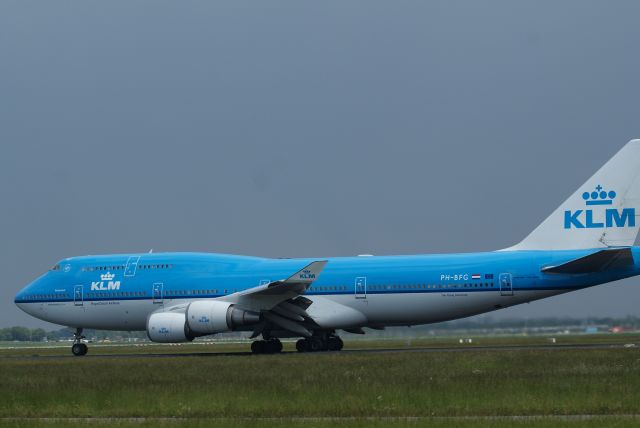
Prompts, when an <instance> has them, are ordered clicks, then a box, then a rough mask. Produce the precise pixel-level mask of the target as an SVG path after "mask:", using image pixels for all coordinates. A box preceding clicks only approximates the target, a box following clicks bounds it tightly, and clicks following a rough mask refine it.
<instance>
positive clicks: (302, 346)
mask: <svg viewBox="0 0 640 428" xmlns="http://www.w3.org/2000/svg"><path fill="white" fill-rule="evenodd" d="M296 349H297V350H298V352H307V340H306V339H300V340H298V341H297V342H296Z"/></svg>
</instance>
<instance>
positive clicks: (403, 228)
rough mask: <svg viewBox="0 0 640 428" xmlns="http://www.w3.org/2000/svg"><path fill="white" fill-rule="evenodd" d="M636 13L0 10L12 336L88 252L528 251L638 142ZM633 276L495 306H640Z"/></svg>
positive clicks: (277, 5) (588, 7)
mask: <svg viewBox="0 0 640 428" xmlns="http://www.w3.org/2000/svg"><path fill="white" fill-rule="evenodd" d="M638 17H640V2H638V1H616V2H605V1H584V0H576V1H519V2H514V1H510V0H505V1H483V2H478V1H472V0H469V1H451V0H442V1H403V0H399V1H376V0H362V1H350V0H346V1H345V0H339V1H323V2H317V1H299V0H296V1H268V2H266V1H236V0H234V1H180V2H166V1H109V2H96V1H93V2H87V1H75V2H74V1H69V2H49V1H41V2H36V1H23V0H6V1H2V2H1V3H0V197H1V200H2V209H1V210H0V231H1V235H0V269H1V272H2V285H1V291H0V326H10V325H27V326H46V327H48V328H51V327H53V326H52V325H46V324H43V323H40V322H39V321H37V320H34V319H31V318H30V317H29V316H27V315H26V314H24V313H22V312H21V311H19V310H18V309H17V308H15V306H14V304H13V297H14V295H15V293H16V292H17V291H18V290H19V289H20V288H21V287H23V286H24V285H25V284H27V283H28V282H29V281H31V280H33V279H34V278H36V277H37V276H39V275H40V274H41V273H43V272H44V271H45V270H46V269H48V268H49V267H50V265H53V264H54V263H55V262H56V261H57V260H59V259H61V258H64V257H67V256H73V255H84V254H98V253H114V252H138V251H148V250H149V249H151V248H152V249H153V250H154V251H181V250H189V251H211V252H224V253H240V254H251V255H260V256H270V257H280V256H293V257H295V256H318V257H320V256H340V255H354V254H360V253H373V254H413V253H435V252H469V251H483V250H493V249H499V248H503V247H507V246H509V245H512V244H513V243H515V242H517V241H519V240H520V239H522V238H523V237H524V236H525V235H526V234H527V233H528V232H529V231H531V230H532V229H533V228H534V227H535V226H537V225H538V224H539V223H540V222H541V221H542V220H544V218H545V217H546V216H547V215H548V214H549V213H550V212H551V211H553V210H554V209H555V208H556V207H557V206H558V205H559V204H560V203H561V202H562V201H563V200H564V199H565V198H566V197H567V196H568V195H570V194H571V193H573V191H574V190H575V189H576V188H577V187H578V186H580V185H581V184H582V183H583V182H584V181H585V180H586V179H587V178H588V177H589V176H590V175H591V174H592V173H593V172H595V170H596V169H597V168H599V167H600V166H601V165H602V164H603V163H604V162H605V161H606V160H607V159H608V158H609V157H611V156H612V155H613V154H614V153H615V152H616V151H617V150H618V149H619V148H620V147H622V145H623V144H624V143H625V142H627V141H628V140H629V139H631V138H634V137H640V116H639V114H638V113H639V110H640V109H639V108H640V104H639V103H640V85H639V83H640V25H638ZM638 301H640V280H638V279H631V280H626V281H621V282H618V283H614V284H610V285H605V286H600V287H596V288H594V289H590V290H585V291H580V292H575V293H572V294H568V295H565V296H560V297H556V298H553V299H549V300H546V301H541V302H537V303H532V304H529V305H523V306H520V307H516V308H512V309H508V310H504V311H502V312H496V313H494V314H492V316H494V317H500V316H503V317H542V316H565V315H567V316H609V315H611V316H625V315H630V314H631V315H638Z"/></svg>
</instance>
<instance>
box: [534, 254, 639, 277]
mask: <svg viewBox="0 0 640 428" xmlns="http://www.w3.org/2000/svg"><path fill="white" fill-rule="evenodd" d="M632 265H633V255H632V254H631V249H630V248H615V249H609V250H601V251H598V252H596V253H593V254H589V255H588V256H584V257H580V258H578V259H575V260H571V261H569V262H567V263H563V264H561V265H558V266H548V267H544V268H542V272H544V273H553V274H567V275H577V274H582V273H595V272H603V271H606V270H614V269H623V268H626V267H629V266H632Z"/></svg>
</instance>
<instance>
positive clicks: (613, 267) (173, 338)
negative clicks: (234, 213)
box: [15, 139, 640, 356]
mask: <svg viewBox="0 0 640 428" xmlns="http://www.w3.org/2000/svg"><path fill="white" fill-rule="evenodd" d="M639 207H640V139H637V140H631V141H630V142H629V143H627V144H626V145H625V146H624V147H623V148H622V149H621V150H620V151H619V152H618V153H617V154H616V155H615V156H614V157H613V158H611V159H610V160H609V161H608V162H607V163H606V164H605V165H604V166H603V167H602V168H601V169H600V170H598V171H597V172H596V173H595V174H594V175H593V176H592V177H591V178H590V179H589V180H587V182H586V183H585V184H584V185H583V186H581V187H580V188H579V189H578V190H577V191H576V192H575V193H573V194H572V195H571V196H570V197H569V198H568V199H567V200H566V201H565V202H564V203H563V204H562V205H560V207H559V208H558V209H556V210H555V211H554V212H553V213H552V214H551V215H550V216H549V217H548V218H547V219H546V220H544V221H543V222H542V223H541V224H540V225H539V226H538V227H537V228H536V229H535V230H533V232H531V233H530V234H529V235H528V236H527V237H526V238H524V239H523V240H522V241H521V242H520V243H518V244H516V245H514V246H512V247H509V248H506V249H502V250H498V251H493V252H483V253H469V254H438V255H407V256H370V255H366V256H355V257H335V258H333V257H332V258H306V259H272V258H262V257H248V256H237V255H225V254H209V253H142V254H117V255H100V256H84V257H72V258H67V259H64V260H62V261H61V262H59V263H57V264H56V265H55V266H54V267H53V268H52V269H51V270H49V271H48V272H46V273H45V274H44V275H42V276H41V277H39V278H38V279H36V280H35V281H33V282H32V283H30V284H29V285H27V286H26V287H25V288H23V289H22V290H21V291H19V292H18V294H17V295H16V297H15V304H16V305H17V306H18V307H19V308H20V309H22V310H23V311H25V312H26V313H28V314H30V315H32V316H34V317H36V318H39V319H41V320H45V321H48V322H51V323H56V324H61V325H64V326H68V327H71V328H75V334H74V341H73V346H72V348H71V351H72V353H73V355H75V356H82V355H85V354H86V353H87V350H88V349H87V345H86V343H85V341H83V340H82V339H83V338H84V336H83V335H82V332H83V329H84V328H92V329H105V330H127V331H146V332H147V335H148V337H149V339H150V340H151V341H153V342H159V343H181V342H189V341H192V340H194V339H195V338H197V337H201V336H208V335H214V334H219V333H226V332H236V331H241V332H251V334H250V337H251V338H252V339H259V340H255V341H253V342H252V344H251V350H252V352H253V353H256V354H264V353H278V352H281V351H282V343H281V341H280V339H282V338H298V340H297V342H296V349H297V350H298V351H299V352H317V351H339V350H340V349H342V347H343V341H342V339H341V338H340V336H338V334H337V333H338V332H339V331H345V332H349V333H355V334H364V333H365V330H364V329H365V328H370V329H384V328H385V327H388V326H411V325H418V324H429V323H437V322H442V321H447V320H453V319H458V318H464V317H469V316H472V315H477V314H481V313H485V312H489V311H494V310H497V309H501V308H506V307H509V306H513V305H518V304H521V303H526V302H531V301H534V300H538V299H543V298H546V297H550V296H554V295H558V294H562V293H567V292H570V291H575V290H581V289H584V288H586V287H591V286H595V285H599V284H604V283H608V282H611V281H616V280H620V279H623V278H628V277H632V276H636V275H638V274H640V247H637V246H634V242H635V239H636V236H637V234H638V228H639V227H640V223H639V222H638V218H637V217H638V214H637V213H636V210H637V209H638V208H639Z"/></svg>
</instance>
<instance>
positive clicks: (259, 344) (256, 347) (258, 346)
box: [251, 340, 264, 354]
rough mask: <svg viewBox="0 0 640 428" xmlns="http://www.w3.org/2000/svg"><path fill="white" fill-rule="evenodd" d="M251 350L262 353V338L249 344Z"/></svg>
mask: <svg viewBox="0 0 640 428" xmlns="http://www.w3.org/2000/svg"><path fill="white" fill-rule="evenodd" d="M251 352H253V353H254V354H264V340H256V341H255V342H253V343H252V344H251Z"/></svg>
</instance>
